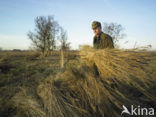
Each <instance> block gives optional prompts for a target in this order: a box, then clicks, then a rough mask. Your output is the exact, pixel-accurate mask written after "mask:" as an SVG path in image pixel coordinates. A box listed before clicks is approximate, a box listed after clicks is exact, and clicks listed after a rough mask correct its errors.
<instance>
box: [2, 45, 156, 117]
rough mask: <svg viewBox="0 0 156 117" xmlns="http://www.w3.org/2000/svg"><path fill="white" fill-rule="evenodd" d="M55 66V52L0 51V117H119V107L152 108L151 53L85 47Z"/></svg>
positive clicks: (154, 61) (155, 85)
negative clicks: (42, 53)
mask: <svg viewBox="0 0 156 117" xmlns="http://www.w3.org/2000/svg"><path fill="white" fill-rule="evenodd" d="M60 66H61V54H60V51H54V52H51V55H49V56H47V57H43V56H42V55H41V54H40V53H39V52H34V51H25V52H12V51H8V52H0V117H120V116H121V111H122V105H125V106H126V107H128V108H129V107H130V105H134V106H136V107H137V106H138V105H139V106H141V107H147V108H154V109H156V90H155V89H156V52H155V51H145V50H144V51H143V50H107V49H106V50H94V49H92V48H90V47H84V48H83V49H82V50H81V51H67V52H65V53H64V67H63V68H61V67H60ZM126 116H128V115H126Z"/></svg>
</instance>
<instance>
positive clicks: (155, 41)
mask: <svg viewBox="0 0 156 117" xmlns="http://www.w3.org/2000/svg"><path fill="white" fill-rule="evenodd" d="M48 15H54V17H55V20H57V21H58V23H59V24H60V25H61V26H63V27H64V29H66V30H67V32H68V38H69V41H70V42H71V46H72V48H74V49H76V48H78V45H79V44H89V45H92V41H93V40H92V37H93V32H92V30H91V23H92V21H94V20H98V21H100V22H101V23H102V22H116V23H119V24H122V25H123V26H124V27H125V33H126V34H127V37H126V38H125V39H124V40H121V41H120V43H119V44H120V46H121V47H124V48H133V46H134V44H135V42H137V44H136V46H145V45H149V44H151V45H152V46H153V48H154V49H156V0H0V47H2V48H4V49H13V48H16V49H28V47H29V45H30V41H29V39H28V38H27V35H26V34H27V33H28V31H29V30H33V29H34V19H35V17H37V16H48ZM127 40H128V41H129V43H127V44H124V42H125V41H127Z"/></svg>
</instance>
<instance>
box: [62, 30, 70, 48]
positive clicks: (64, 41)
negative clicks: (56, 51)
mask: <svg viewBox="0 0 156 117" xmlns="http://www.w3.org/2000/svg"><path fill="white" fill-rule="evenodd" d="M67 40H68V38H67V32H66V31H65V30H64V29H63V28H60V35H59V41H60V49H61V50H69V49H70V43H69V42H67Z"/></svg>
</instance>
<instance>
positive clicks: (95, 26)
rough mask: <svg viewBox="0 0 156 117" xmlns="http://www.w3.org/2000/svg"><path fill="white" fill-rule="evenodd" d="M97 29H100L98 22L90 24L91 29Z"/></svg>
mask: <svg viewBox="0 0 156 117" xmlns="http://www.w3.org/2000/svg"><path fill="white" fill-rule="evenodd" d="M97 27H101V23H100V22H98V21H93V23H92V29H96V28H97Z"/></svg>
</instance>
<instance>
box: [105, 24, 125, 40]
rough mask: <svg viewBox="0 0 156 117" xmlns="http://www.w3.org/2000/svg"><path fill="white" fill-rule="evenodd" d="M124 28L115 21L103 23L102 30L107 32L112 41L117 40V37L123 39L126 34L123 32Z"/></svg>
mask: <svg viewBox="0 0 156 117" xmlns="http://www.w3.org/2000/svg"><path fill="white" fill-rule="evenodd" d="M123 31H124V28H123V26H122V25H121V24H117V23H103V32H104V33H107V34H109V35H110V36H111V37H112V38H113V41H114V43H116V42H118V41H119V39H123V38H124V37H125V36H126V34H125V33H124V32H123Z"/></svg>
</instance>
